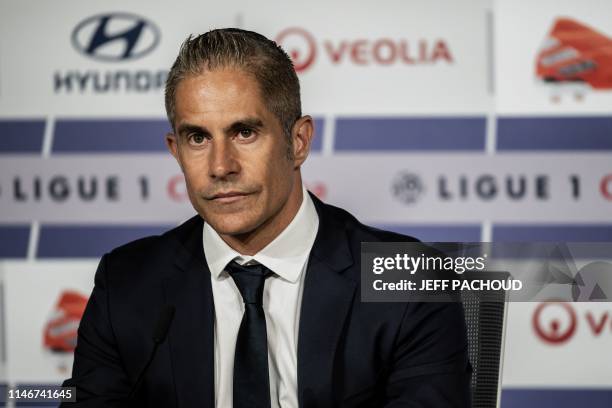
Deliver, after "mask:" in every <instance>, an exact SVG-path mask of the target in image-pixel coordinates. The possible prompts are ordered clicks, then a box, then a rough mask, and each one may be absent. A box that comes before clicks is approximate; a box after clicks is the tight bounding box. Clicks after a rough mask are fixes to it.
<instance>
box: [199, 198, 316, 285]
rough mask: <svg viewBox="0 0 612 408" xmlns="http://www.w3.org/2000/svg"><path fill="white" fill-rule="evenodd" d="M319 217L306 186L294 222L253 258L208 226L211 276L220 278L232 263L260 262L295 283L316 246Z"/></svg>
mask: <svg viewBox="0 0 612 408" xmlns="http://www.w3.org/2000/svg"><path fill="white" fill-rule="evenodd" d="M318 228H319V216H318V215H317V211H316V209H315V207H314V203H313V202H312V199H311V198H310V195H309V194H308V192H307V191H306V188H305V187H304V186H302V204H301V205H300V208H299V209H298V212H297V213H296V214H295V217H293V220H291V222H290V223H289V225H287V227H286V228H285V229H284V230H283V231H282V232H281V233H280V234H279V235H278V236H277V237H276V238H274V240H273V241H272V242H270V243H269V244H268V245H266V247H265V248H263V249H262V250H261V251H259V252H258V253H256V254H255V255H253V256H248V255H242V254H240V253H239V252H237V251H235V250H234V249H232V248H231V247H230V246H229V245H227V244H226V243H225V241H223V239H222V238H221V237H220V236H219V234H218V233H217V231H215V230H214V229H213V228H212V227H211V226H210V225H209V224H207V223H206V222H205V223H204V229H203V234H202V235H203V237H202V239H203V245H204V254H205V255H206V262H207V263H208V268H209V269H210V273H211V274H212V276H213V277H214V278H215V279H219V277H220V275H221V273H222V272H223V270H224V269H225V266H226V265H227V264H228V263H230V262H231V261H232V260H237V261H238V262H239V263H246V262H249V261H256V262H258V263H260V264H262V265H264V266H266V267H267V268H268V269H270V270H271V271H272V272H274V273H275V274H277V275H279V276H280V277H281V278H283V279H285V280H287V281H289V282H292V283H295V282H297V280H298V279H299V277H300V274H301V273H302V269H303V267H304V264H305V263H306V261H307V260H308V255H309V254H310V250H311V248H312V245H313V244H314V241H315V237H316V235H317V230H318Z"/></svg>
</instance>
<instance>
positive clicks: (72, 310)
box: [43, 290, 87, 353]
mask: <svg viewBox="0 0 612 408" xmlns="http://www.w3.org/2000/svg"><path fill="white" fill-rule="evenodd" d="M86 305H87V298H86V297H85V296H83V295H81V294H80V293H78V292H75V291H72V290H66V291H64V292H63V293H62V294H61V295H60V298H59V301H58V302H57V304H56V305H55V310H54V311H53V314H52V315H51V317H50V318H49V321H48V323H47V326H46V327H45V331H44V340H43V341H44V342H43V344H44V347H45V348H47V349H49V350H51V351H53V352H57V353H71V352H73V351H74V349H75V347H76V341H77V330H78V328H79V323H80V321H81V317H82V316H83V312H84V311H85V306H86Z"/></svg>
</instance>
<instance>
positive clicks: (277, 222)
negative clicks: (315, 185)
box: [220, 172, 304, 256]
mask: <svg viewBox="0 0 612 408" xmlns="http://www.w3.org/2000/svg"><path fill="white" fill-rule="evenodd" d="M303 195H304V194H303V193H302V178H301V175H300V174H299V172H298V173H297V175H296V180H295V182H294V184H293V189H292V191H291V193H290V194H289V198H288V199H287V201H286V202H285V204H284V205H283V206H282V207H281V208H280V210H279V211H278V212H277V213H276V214H274V215H273V216H272V217H270V218H268V219H267V220H266V221H265V222H264V223H263V224H261V225H260V226H259V227H257V228H255V229H254V230H253V231H250V232H248V233H245V234H239V235H226V234H220V236H221V239H223V241H225V243H226V244H227V245H229V246H230V247H231V248H232V249H233V250H235V251H237V252H239V253H241V254H243V255H249V256H252V255H255V254H256V253H258V252H259V251H261V250H262V249H263V248H265V247H266V246H267V245H268V244H269V243H270V242H272V241H273V240H274V239H275V238H276V237H278V236H279V235H280V233H281V232H283V230H284V229H285V228H287V226H288V225H289V224H290V223H291V221H293V219H294V218H295V215H296V214H297V212H298V210H299V209H300V206H301V205H302V200H303V199H304V197H303Z"/></svg>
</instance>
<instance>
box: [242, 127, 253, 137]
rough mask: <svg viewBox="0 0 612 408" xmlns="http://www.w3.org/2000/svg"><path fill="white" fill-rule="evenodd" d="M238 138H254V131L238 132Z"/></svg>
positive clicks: (244, 130)
mask: <svg viewBox="0 0 612 408" xmlns="http://www.w3.org/2000/svg"><path fill="white" fill-rule="evenodd" d="M238 136H240V137H241V138H242V139H248V138H250V137H251V136H253V131H252V130H251V129H242V130H241V131H240V132H238Z"/></svg>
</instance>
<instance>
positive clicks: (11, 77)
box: [0, 0, 236, 117]
mask: <svg viewBox="0 0 612 408" xmlns="http://www.w3.org/2000/svg"><path fill="white" fill-rule="evenodd" d="M176 7H178V9H180V10H182V11H181V12H169V10H168V7H167V4H165V3H151V2H148V1H142V0H141V1H132V2H129V4H128V3H125V2H118V1H110V2H103V3H97V4H92V3H83V2H82V1H77V0H58V1H55V2H52V3H49V2H43V3H40V2H38V1H33V0H24V1H19V2H13V3H12V4H11V5H10V7H9V6H6V7H5V8H6V10H3V13H2V14H1V15H0V50H1V59H2V70H1V76H0V111H1V112H2V115H3V116H4V115H10V116H17V117H24V116H29V115H47V114H51V115H86V116H100V115H105V114H106V115H108V114H114V115H118V116H133V115H145V116H147V115H150V116H157V117H163V116H164V115H165V111H164V98H163V88H164V83H165V80H166V76H167V73H168V70H169V69H170V66H171V65H172V63H173V61H174V59H175V58H176V55H177V53H178V50H179V47H180V44H181V43H182V42H183V40H184V39H185V38H187V36H188V35H189V34H191V33H202V32H206V31H208V30H210V29H212V28H216V27H227V26H234V25H236V11H235V9H232V8H231V7H229V6H223V5H221V6H219V5H217V6H216V7H215V8H214V13H211V9H210V7H209V6H208V5H206V4H204V3H202V2H198V1H195V0H181V1H180V2H179V4H177V5H176ZM50 18H51V20H50ZM50 21H52V23H50ZM24 78H27V80H24Z"/></svg>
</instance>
